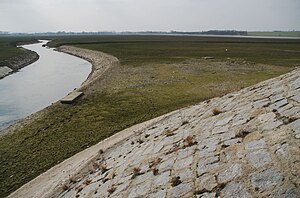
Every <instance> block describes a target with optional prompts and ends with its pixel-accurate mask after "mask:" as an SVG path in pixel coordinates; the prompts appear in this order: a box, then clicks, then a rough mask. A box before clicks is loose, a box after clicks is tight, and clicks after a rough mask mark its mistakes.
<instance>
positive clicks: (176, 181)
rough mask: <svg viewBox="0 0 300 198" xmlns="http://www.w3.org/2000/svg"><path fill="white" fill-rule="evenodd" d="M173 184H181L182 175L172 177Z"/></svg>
mask: <svg viewBox="0 0 300 198" xmlns="http://www.w3.org/2000/svg"><path fill="white" fill-rule="evenodd" d="M170 182H171V186H172V187H174V186H178V185H179V184H181V183H182V182H181V180H180V177H179V176H177V177H172V179H171V181H170Z"/></svg>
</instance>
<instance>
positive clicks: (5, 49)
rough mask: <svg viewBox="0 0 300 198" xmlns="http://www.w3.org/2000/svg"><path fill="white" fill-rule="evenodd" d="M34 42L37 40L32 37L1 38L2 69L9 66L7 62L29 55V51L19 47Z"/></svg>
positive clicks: (0, 58) (0, 60)
mask: <svg viewBox="0 0 300 198" xmlns="http://www.w3.org/2000/svg"><path fill="white" fill-rule="evenodd" d="M34 42H36V39H34V38H32V37H21V36H20V37H13V36H0V67H1V66H8V65H7V63H6V60H8V59H10V58H12V57H16V56H21V55H24V54H25V53H27V51H25V50H22V49H20V48H17V47H16V46H17V45H20V44H26V43H34Z"/></svg>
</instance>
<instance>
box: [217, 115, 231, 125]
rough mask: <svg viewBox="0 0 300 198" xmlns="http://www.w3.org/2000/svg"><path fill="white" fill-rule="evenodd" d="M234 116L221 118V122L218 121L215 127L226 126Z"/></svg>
mask: <svg viewBox="0 0 300 198" xmlns="http://www.w3.org/2000/svg"><path fill="white" fill-rule="evenodd" d="M234 116H235V115H229V116H227V117H225V118H223V119H222V120H219V121H218V122H217V123H216V124H215V126H223V125H225V124H228V123H229V122H230V121H231V120H232V118H233V117H234Z"/></svg>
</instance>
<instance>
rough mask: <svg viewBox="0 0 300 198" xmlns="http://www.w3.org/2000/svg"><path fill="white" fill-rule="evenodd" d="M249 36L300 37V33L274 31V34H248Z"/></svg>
mask: <svg viewBox="0 0 300 198" xmlns="http://www.w3.org/2000/svg"><path fill="white" fill-rule="evenodd" d="M247 35H248V36H278V37H300V31H290V32H283V31H274V32H268V31H266V32H264V31H262V32H248V33H247Z"/></svg>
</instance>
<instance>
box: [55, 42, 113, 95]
mask: <svg viewBox="0 0 300 198" xmlns="http://www.w3.org/2000/svg"><path fill="white" fill-rule="evenodd" d="M57 51H59V52H64V53H67V54H70V55H73V56H77V57H79V58H82V59H84V60H87V61H88V62H90V63H91V64H92V72H91V73H90V75H89V76H88V78H87V79H86V80H85V81H84V82H83V83H82V85H81V86H80V88H78V90H82V89H84V88H85V87H87V86H88V85H90V84H92V83H93V82H95V81H96V80H97V79H99V78H100V77H101V75H102V74H103V73H104V72H105V71H106V70H107V69H109V68H110V67H112V66H115V65H118V64H119V60H118V58H116V57H114V56H112V55H109V54H106V53H103V52H100V51H93V50H88V49H82V48H78V47H73V46H60V47H58V48H57Z"/></svg>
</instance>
